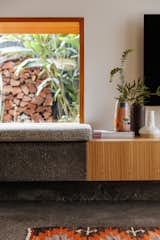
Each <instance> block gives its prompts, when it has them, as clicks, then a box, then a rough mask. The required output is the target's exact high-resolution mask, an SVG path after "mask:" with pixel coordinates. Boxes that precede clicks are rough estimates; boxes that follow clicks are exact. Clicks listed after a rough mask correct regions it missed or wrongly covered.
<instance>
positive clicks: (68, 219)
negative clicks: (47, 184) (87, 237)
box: [0, 201, 160, 240]
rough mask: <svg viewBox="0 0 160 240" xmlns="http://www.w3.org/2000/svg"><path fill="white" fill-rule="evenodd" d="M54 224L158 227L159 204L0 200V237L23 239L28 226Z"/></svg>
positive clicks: (13, 239)
mask: <svg viewBox="0 0 160 240" xmlns="http://www.w3.org/2000/svg"><path fill="white" fill-rule="evenodd" d="M54 225H59V226H108V225H112V226H133V225H138V226H160V203H158V202H142V201H139V202H121V203H107V202H100V201H99V202H89V203H80V202H79V203H56V202H3V203H2V202H1V203H0V239H4V238H5V239H6V240H23V239H25V236H26V233H27V228H28V227H43V226H54Z"/></svg>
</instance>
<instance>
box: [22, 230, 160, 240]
mask: <svg viewBox="0 0 160 240" xmlns="http://www.w3.org/2000/svg"><path fill="white" fill-rule="evenodd" d="M26 240H160V228H143V227H142V228H140V227H138V228H136V227H130V228H126V229H121V228H103V227H98V228H96V227H87V228H66V227H48V228H33V229H28V234H27V237H26Z"/></svg>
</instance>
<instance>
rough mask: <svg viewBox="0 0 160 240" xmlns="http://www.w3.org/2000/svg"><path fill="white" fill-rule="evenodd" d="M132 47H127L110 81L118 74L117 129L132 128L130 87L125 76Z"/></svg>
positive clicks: (115, 123) (115, 120)
mask: <svg viewBox="0 0 160 240" xmlns="http://www.w3.org/2000/svg"><path fill="white" fill-rule="evenodd" d="M132 51H133V50H132V49H126V50H125V51H124V52H123V53H122V56H121V62H120V66H119V67H115V68H113V69H112V70H111V72H110V79H109V81H110V82H112V81H113V78H114V77H115V76H116V75H117V74H118V76H119V83H118V84H117V90H118V92H119V96H118V97H117V98H116V99H117V102H116V107H115V116H114V129H115V130H116V131H129V130H130V117H129V111H130V110H129V101H128V97H129V89H128V88H127V86H128V84H127V81H126V78H125V62H126V60H127V57H128V55H129V53H131V52H132Z"/></svg>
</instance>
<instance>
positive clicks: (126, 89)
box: [109, 49, 160, 105]
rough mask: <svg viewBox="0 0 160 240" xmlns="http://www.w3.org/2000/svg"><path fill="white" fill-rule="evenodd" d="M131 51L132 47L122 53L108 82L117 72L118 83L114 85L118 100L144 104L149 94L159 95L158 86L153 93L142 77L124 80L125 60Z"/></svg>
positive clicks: (159, 88)
mask: <svg viewBox="0 0 160 240" xmlns="http://www.w3.org/2000/svg"><path fill="white" fill-rule="evenodd" d="M132 51H133V50H132V49H126V50H125V51H124V52H123V53H122V56H121V63H120V67H116V68H113V69H112V70H111V72H110V79H109V82H112V81H113V78H114V77H115V76H116V75H117V74H119V79H120V83H118V84H117V87H116V89H117V91H118V92H119V96H118V97H117V99H118V100H119V102H128V103H131V104H133V103H135V104H139V105H144V103H145V102H147V100H148V99H149V97H150V96H151V95H157V96H160V86H159V87H158V88H157V90H156V92H155V93H151V91H150V89H149V88H148V87H147V86H146V85H145V84H144V81H143V80H142V79H138V81H135V80H131V81H126V79H125V62H126V61H127V58H128V55H129V54H130V53H131V52H132Z"/></svg>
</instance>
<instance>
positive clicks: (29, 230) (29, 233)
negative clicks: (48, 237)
mask: <svg viewBox="0 0 160 240" xmlns="http://www.w3.org/2000/svg"><path fill="white" fill-rule="evenodd" d="M27 232H28V233H27V236H26V239H25V240H31V235H32V230H31V228H28V229H27Z"/></svg>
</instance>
